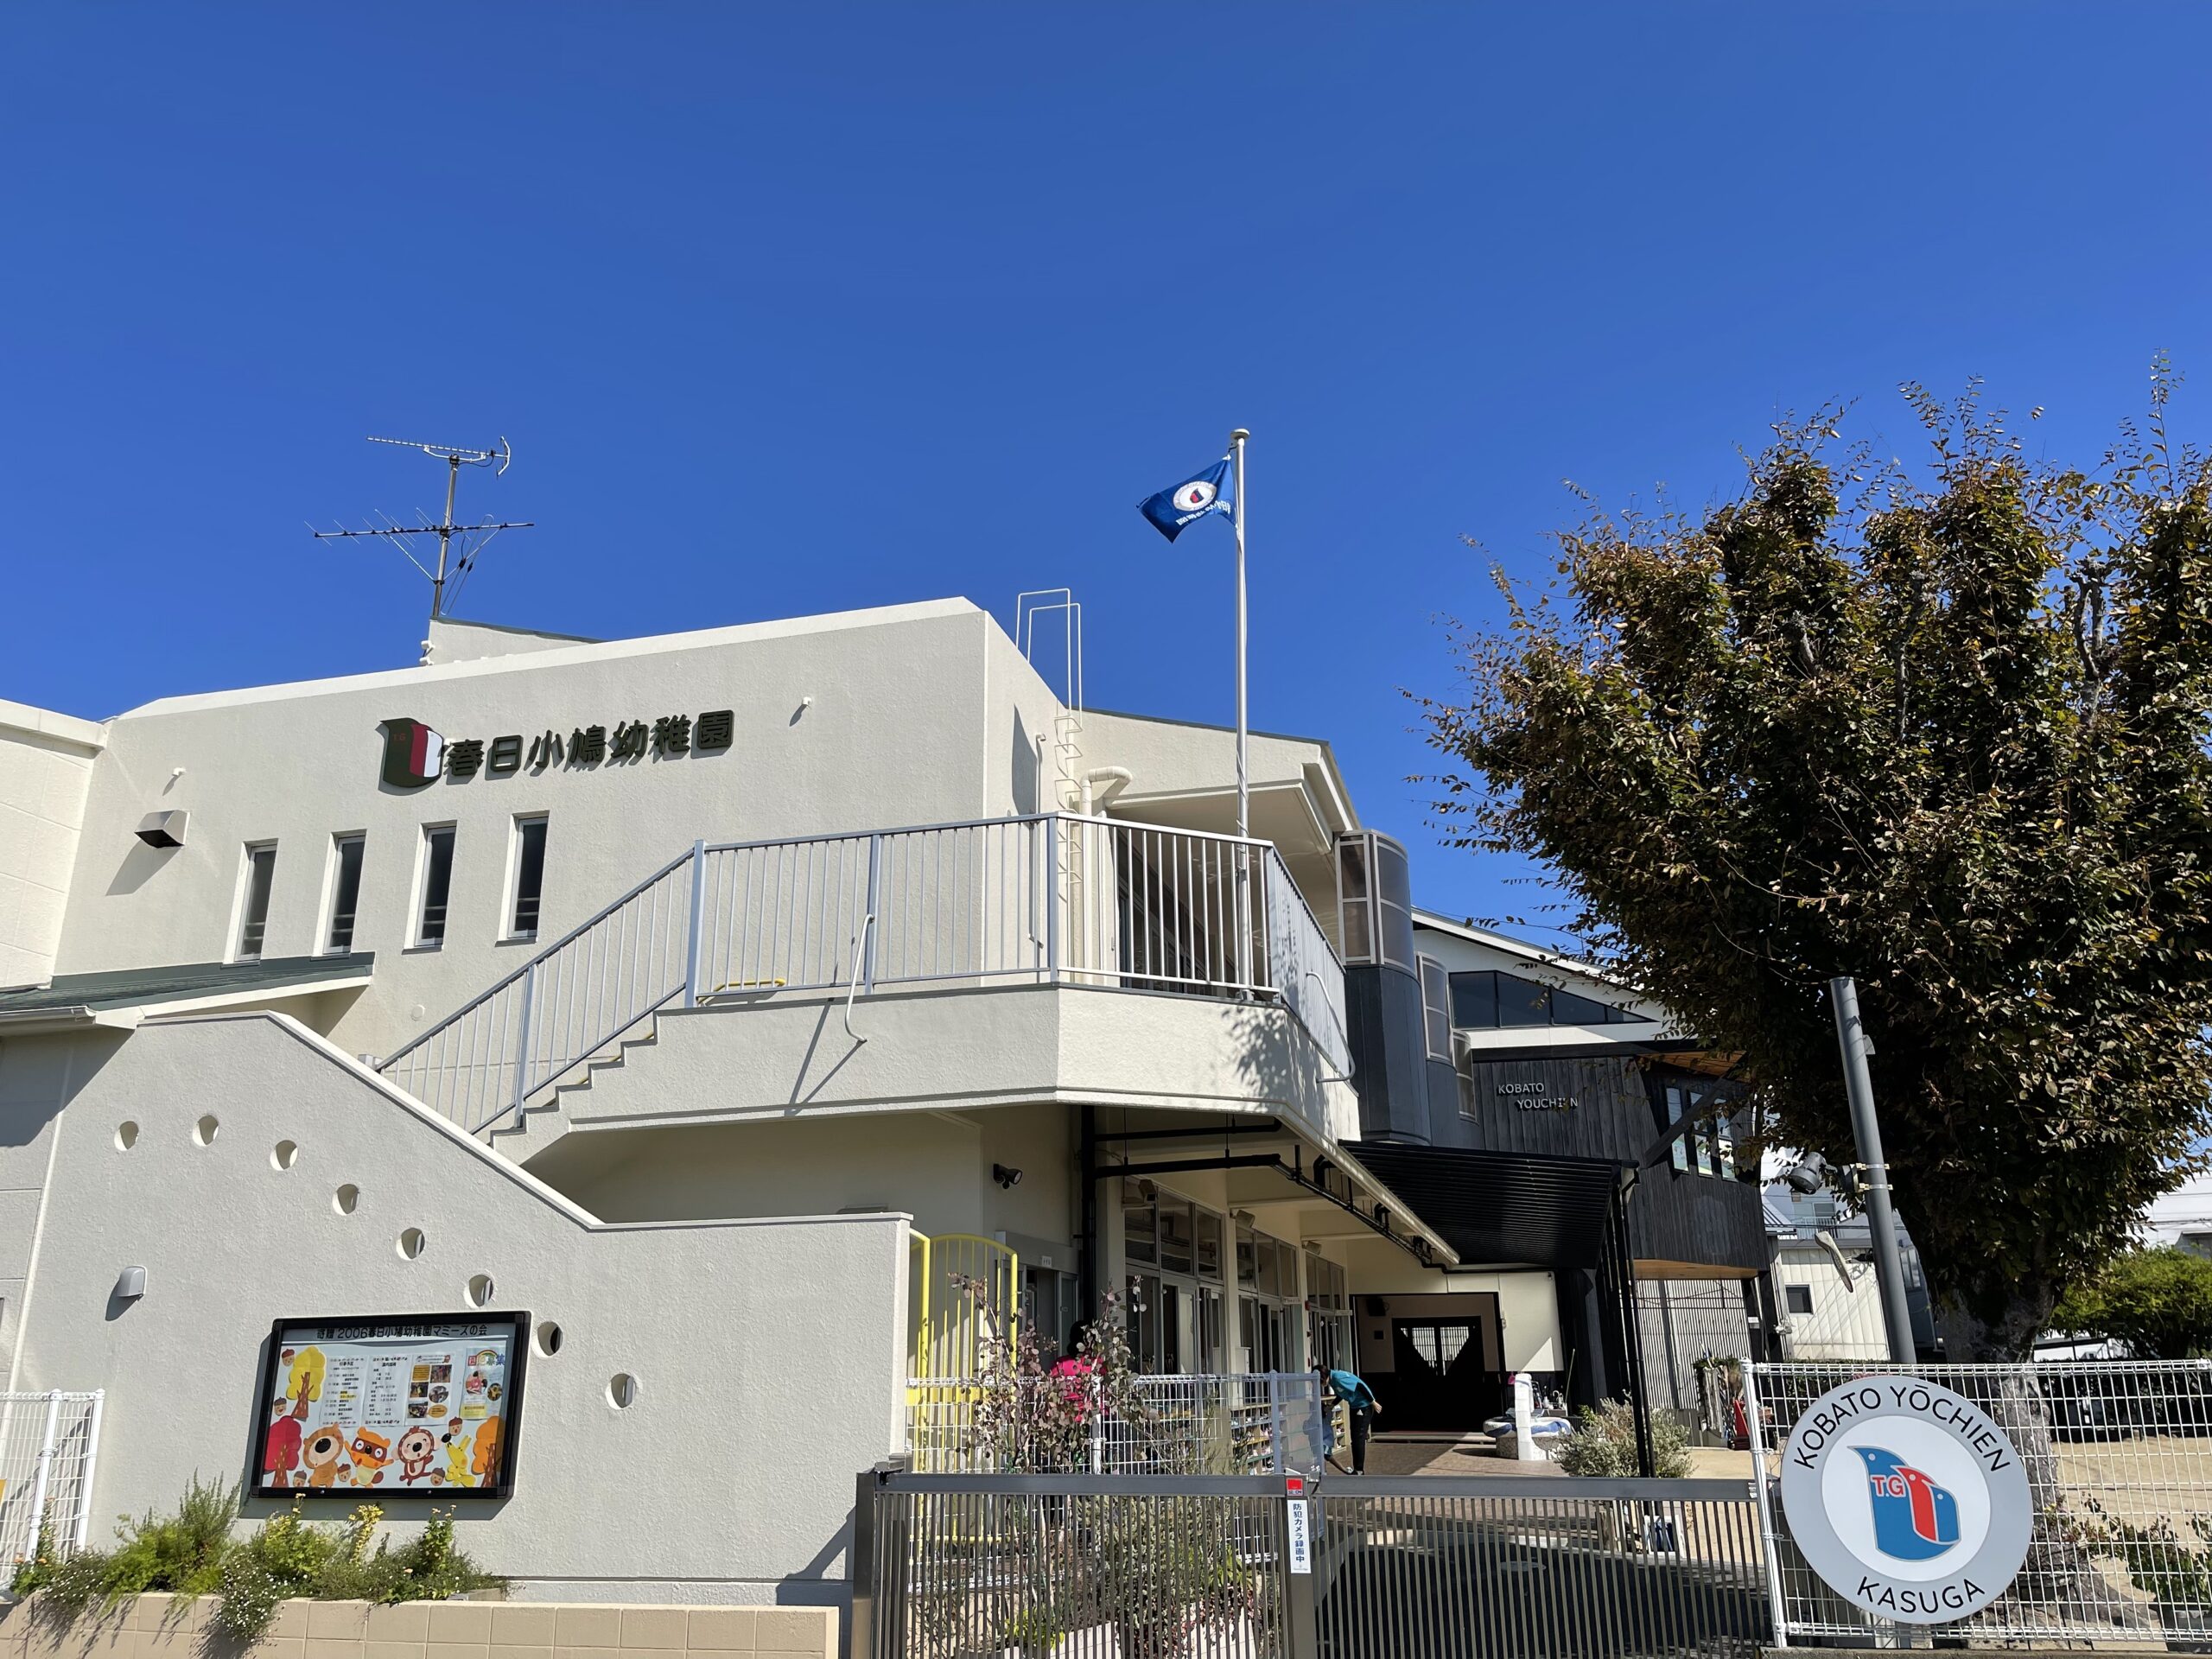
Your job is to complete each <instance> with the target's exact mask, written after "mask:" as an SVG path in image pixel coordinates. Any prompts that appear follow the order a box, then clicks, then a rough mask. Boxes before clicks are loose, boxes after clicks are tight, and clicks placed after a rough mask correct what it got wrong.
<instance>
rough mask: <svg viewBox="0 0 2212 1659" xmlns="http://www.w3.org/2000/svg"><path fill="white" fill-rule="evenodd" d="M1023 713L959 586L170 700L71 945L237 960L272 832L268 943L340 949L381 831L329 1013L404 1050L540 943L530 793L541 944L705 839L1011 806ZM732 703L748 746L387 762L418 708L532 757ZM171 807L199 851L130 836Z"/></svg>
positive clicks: (1045, 719) (1020, 681) (128, 765)
mask: <svg viewBox="0 0 2212 1659" xmlns="http://www.w3.org/2000/svg"><path fill="white" fill-rule="evenodd" d="M808 699H811V701H810V702H809V701H807V700H808ZM1017 706H1019V707H1020V708H1022V709H1026V710H1027V712H1026V713H1025V714H1024V715H1023V719H1024V720H1025V721H1027V722H1029V723H1031V724H1033V725H1035V726H1039V727H1042V728H1046V729H1049V728H1050V725H1051V721H1050V718H1049V715H1048V714H1047V713H1046V710H1048V709H1050V708H1051V707H1052V698H1051V696H1050V693H1049V692H1047V691H1046V690H1044V688H1043V685H1042V683H1041V682H1040V681H1039V680H1038V679H1037V678H1036V676H1035V675H1034V674H1033V672H1032V671H1030V670H1029V668H1028V666H1027V664H1024V663H1023V662H1022V661H1021V659H1020V656H1019V654H1018V653H1016V652H1013V651H1012V649H1011V647H1010V645H1007V642H1006V640H1005V636H1004V635H1003V633H1002V632H1001V631H1000V630H999V628H998V626H997V625H996V623H995V622H994V621H993V620H991V619H990V618H989V617H988V615H986V614H985V613H983V612H982V611H979V610H977V609H976V607H973V606H971V605H969V603H968V602H967V601H964V600H947V601H931V602H928V603H925V604H919V605H908V606H899V607H891V608H888V609H885V610H880V611H867V612H854V613H846V614H844V615H840V616H829V617H814V618H805V619H800V620H795V621H788V622H775V623H761V624H754V625H748V626H742V627H734V628H718V629H712V630H708V631H705V632H699V633H694V634H673V635H664V636H660V637H658V638H654V639H643V640H619V641H613V642H610V643H607V644H603V645H546V646H545V647H544V648H543V649H536V650H531V651H529V652H524V653H522V654H516V655H505V656H499V657H490V658H481V659H477V660H471V661H465V662H459V663H453V664H443V665H437V666H431V667H425V668H408V669H400V670H395V671H391V672H387V673H380V674H369V675H359V676H354V677H349V678H344V679H334V680H326V681H317V682H313V683H306V684H301V685H291V686H274V687H264V688H258V689H255V690H245V691H234V692H218V693H212V694H208V695H206V696H185V697H175V698H168V699H165V700H163V701H161V702H154V703H149V704H148V705H146V706H145V707H143V708H142V709H134V710H132V711H130V713H128V714H126V715H121V716H119V717H118V718H117V719H116V720H115V721H113V722H111V726H110V728H109V746H108V749H107V751H106V753H105V754H104V755H103V756H102V758H101V760H100V762H99V766H97V767H95V768H94V770H93V774H92V784H91V790H90V795H89V798H88V800H87V801H86V808H85V814H84V821H85V832H84V836H83V837H82V840H81V842H80V844H79V849H78V853H77V857H76V865H75V877H74V880H73V882H72V883H71V884H70V899H69V903H68V906H67V914H66V919H65V922H64V931H63V933H62V938H61V944H60V953H59V961H58V963H57V966H58V968H59V969H60V971H63V972H81V971H87V970H93V969H112V968H128V967H140V966H145V965H149V964H154V963H190V962H211V961H217V960H221V959H225V958H226V957H227V956H228V955H229V954H230V953H231V951H232V950H233V949H234V947H235V944H236V939H235V937H234V931H235V917H236V914H237V904H238V892H239V886H240V883H239V872H240V868H241V861H242V858H243V849H244V847H245V844H246V843H248V842H272V841H273V842H276V843H277V873H276V880H275V887H274V891H273V894H272V899H271V904H270V916H269V925H268V933H267V939H266V943H265V944H264V954H265V955H267V956H269V957H291V956H307V955H312V954H315V953H316V952H317V951H319V950H321V948H322V947H323V945H324V944H325V942H326V937H325V936H326V928H325V922H326V914H327V902H328V899H327V894H328V872H329V866H330V862H331V857H330V844H331V838H332V836H334V835H337V834H340V833H347V832H353V831H361V832H365V835H366V836H367V846H366V852H365V860H364V865H363V873H362V886H361V896H360V905H359V923H358V925H357V927H356V930H355V934H354V940H353V945H354V949H355V950H371V951H374V952H375V953H376V957H377V968H376V978H375V983H374V984H373V986H372V988H370V989H369V990H368V991H367V992H366V993H365V994H364V995H362V996H360V997H359V999H358V1000H357V1001H354V1002H353V1004H352V1005H351V1006H350V1007H348V1008H347V1009H346V1010H345V1011H344V1012H343V1013H342V1014H340V1015H339V1016H338V1019H337V1023H336V1026H335V1027H334V1029H333V1031H332V1033H331V1034H332V1035H333V1036H334V1039H336V1040H337V1041H338V1042H339V1043H340V1046H343V1047H344V1048H346V1050H347V1051H348V1052H357V1053H359V1052H374V1053H389V1052H391V1051H392V1050H394V1049H395V1048H397V1046H399V1045H400V1044H401V1043H402V1042H403V1041H404V1040H405V1039H406V1038H407V1037H408V1036H409V1035H411V1034H412V1033H416V1032H418V1031H420V1030H421V1029H422V1028H423V1026H424V1025H425V1024H427V1023H429V1021H432V1020H435V1019H437V1018H439V1017H440V1016H442V1015H443V1014H446V1013H448V1012H449V1011H450V1010H451V1009H453V1008H454V1007H458V1006H459V1005H460V1004H461V1002H463V1001H466V1000H467V998H468V997H470V996H472V995H474V994H475V993H476V992H478V991H479V990H481V989H482V988H485V987H486V986H487V985H489V984H491V983H492V982H493V981H494V980H496V979H497V978H499V976H502V975H504V974H505V973H506V972H508V971H509V970H511V969H514V968H516V967H518V966H519V965H520V964H521V963H523V962H524V961H525V960H527V959H528V957H530V956H531V954H532V953H533V951H534V950H535V949H536V948H537V947H535V946H531V945H524V944H512V943H503V942H502V936H503V934H504V933H505V928H506V925H507V922H508V919H509V917H508V913H507V912H508V903H507V899H508V893H509V885H508V884H509V880H510V847H511V843H512V823H513V820H514V818H515V817H516V816H517V815H518V814H529V813H537V812H543V813H546V814H548V815H549V818H550V823H549V829H548V833H547V855H546V863H545V888H544V899H543V912H542V915H541V919H540V925H539V929H538V937H539V938H540V939H541V940H542V941H546V942H550V941H551V940H552V939H554V938H557V937H558V936H559V934H560V933H562V932H563V931H566V930H567V929H568V928H569V927H571V926H573V925H575V923H577V922H578V921H581V920H582V919H583V918H585V917H587V916H588V915H590V914H591V913H593V912H594V911H596V910H597V909H599V908H600V907H601V906H602V905H604V904H606V903H607V901H609V900H610V899H613V898H615V897H616V896H617V895H618V894H620V893H621V892H622V891H623V890H624V889H626V887H630V886H631V885H632V884H633V883H634V882H635V881H637V880H639V878H641V877H642V876H644V875H645V874H647V873H648V872H650V871H651V870H652V869H654V868H658V866H660V865H662V864H664V863H666V862H667V861H670V860H671V859H672V858H674V857H676V856H677V855H680V854H681V853H683V851H684V850H685V849H688V848H689V847H690V844H691V842H693V841H694V840H696V839H698V838H701V837H705V838H707V839H709V840H720V841H743V840H753V839H761V838H766V837H771V836H798V835H813V834H822V833H828V832H831V831H844V830H852V829H877V828H888V827H893V826H896V825H904V824H913V823H941V822H948V821H953V820H960V819H968V818H976V817H988V816H996V815H999V814H1001V813H1003V812H1006V811H1008V810H1012V806H1013V804H1014V799H1015V797H1016V795H1017V793H1018V792H1019V790H1020V789H1021V788H1033V786H1034V785H1033V782H1020V783H1018V780H1017V779H1016V777H1015V773H1016V771H1017V764H1016V763H1017V759H1018V757H1017V756H1016V755H1015V753H1014V748H1013V743H1014V738H1013V735H1012V734H1013V726H1014V721H1013V716H1012V715H1011V714H1009V713H1006V712H1005V711H1007V710H1008V709H1012V708H1014V707H1017ZM725 708H727V709H732V710H733V711H734V716H735V721H734V724H735V742H734V747H731V748H729V749H728V750H725V751H722V752H721V753H703V752H699V751H696V750H695V751H694V752H693V753H690V754H689V755H684V756H680V757H678V756H671V757H666V758H652V757H649V758H647V759H645V760H637V761H632V762H626V763H620V764H617V763H613V762H606V763H602V764H601V765H599V766H594V767H576V766H569V765H567V764H565V763H564V764H562V765H559V766H549V767H546V768H544V769H543V770H542V771H536V770H532V769H531V768H530V767H529V766H524V768H523V769H522V770H521V771H518V772H513V773H511V774H507V775H505V776H496V777H495V776H493V775H491V774H490V773H489V772H488V771H486V772H480V773H479V774H478V775H477V776H475V777H474V778H470V779H460V780H456V779H450V778H445V779H439V780H438V781H436V782H435V783H432V784H430V785H427V786H425V787H423V788H419V789H411V790H404V791H402V790H396V789H393V788H391V787H390V786H387V785H383V784H382V783H381V782H380V781H379V771H380V767H381V763H382V756H383V750H384V740H383V738H382V737H381V736H380V735H379V733H378V725H379V723H380V722H381V721H385V720H387V719H394V718H410V719H414V720H418V721H423V722H425V723H426V724H428V725H429V726H430V727H432V728H435V730H437V731H438V732H440V733H442V734H443V735H444V736H445V737H446V738H447V739H448V741H453V740H459V739H463V738H479V739H483V740H486V741H489V740H490V739H492V738H494V737H497V736H499V735H502V734H521V736H522V737H523V739H524V749H525V754H526V753H527V749H528V745H529V742H530V741H531V739H533V738H535V737H537V736H539V735H541V734H543V733H546V732H548V731H550V732H552V733H554V734H557V735H558V736H559V737H560V738H561V739H562V740H563V744H564V745H565V744H566V741H567V740H568V738H569V735H570V734H572V732H573V731H574V730H575V728H578V727H581V726H584V725H588V724H592V723H598V724H601V725H604V726H607V728H609V730H610V732H611V730H612V728H613V726H614V725H616V724H617V723H619V722H621V721H629V720H637V721H645V722H646V723H647V724H648V725H650V724H651V723H652V721H654V720H655V719H656V718H657V717H658V716H662V715H677V714H681V715H691V716H693V717H695V718H696V716H697V715H699V714H700V713H702V712H703V711H706V710H709V709H725ZM989 709H997V710H999V711H1001V717H1000V718H999V719H997V720H996V721H994V720H993V719H992V718H987V711H988V710H989ZM995 724H996V725H997V726H999V727H1000V728H1001V730H1000V731H999V732H998V733H997V734H993V728H994V725H995ZM1024 765H1025V766H1033V762H1025V763H1024ZM180 767H181V768H182V772H181V775H176V774H177V768H180ZM156 807H162V808H168V807H183V808H187V809H188V810H190V812H191V814H192V835H191V837H190V840H189V842H188V844H187V845H186V846H185V847H183V848H181V849H174V850H170V851H166V852H156V851H154V850H152V849H147V848H145V847H143V846H142V845H140V844H139V843H138V842H137V841H136V840H134V839H133V838H132V836H131V833H130V832H131V830H132V829H133V828H135V826H136V825H137V823H138V821H139V819H140V818H141V817H143V815H144V814H145V813H146V812H148V811H150V810H155V809H156ZM448 822H449V823H454V825H455V826H456V840H455V853H454V874H453V889H452V898H451V906H450V912H449V917H448V927H447V933H446V941H445V944H444V946H443V948H442V949H441V950H435V951H419V950H410V949H409V946H410V943H411V941H412V939H413V937H414V925H415V913H414V912H415V909H416V904H415V899H416V890H417V889H416V881H417V873H418V865H419V858H420V847H421V835H422V828H423V825H424V824H426V823H448Z"/></svg>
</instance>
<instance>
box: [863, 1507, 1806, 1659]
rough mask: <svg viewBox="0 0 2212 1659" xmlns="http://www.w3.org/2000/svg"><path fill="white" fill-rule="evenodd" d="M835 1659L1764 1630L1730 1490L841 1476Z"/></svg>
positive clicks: (1535, 1641)
mask: <svg viewBox="0 0 2212 1659" xmlns="http://www.w3.org/2000/svg"><path fill="white" fill-rule="evenodd" d="M853 1573H854V1584H853V1591H854V1599H853V1609H854V1617H853V1621H852V1625H851V1631H852V1644H851V1647H850V1649H849V1652H850V1653H851V1655H852V1656H854V1659H1012V1656H1021V1659H1032V1656H1038V1659H1044V1656H1050V1659H1171V1656H1173V1659H1232V1656H1233V1659H1414V1656H1428V1655H1437V1656H1452V1659H1585V1656H1586V1659H1617V1656H1621V1659H1631V1656H1632V1659H1641V1656H1651V1659H1661V1656H1693V1655H1697V1656H1703V1655H1716V1656H1717V1655H1727V1656H1745V1659H1748V1656H1751V1655H1752V1654H1753V1653H1754V1652H1755V1651H1756V1649H1758V1646H1759V1645H1760V1644H1761V1643H1762V1642H1764V1640H1765V1639H1766V1638H1767V1636H1768V1632H1769V1628H1770V1627H1769V1624H1768V1618H1767V1599H1766V1590H1765V1585H1764V1580H1763V1578H1762V1576H1761V1572H1760V1550H1759V1529H1758V1516H1757V1511H1756V1510H1755V1508H1754V1505H1753V1503H1752V1498H1751V1487H1750V1485H1749V1484H1748V1483H1747V1482H1744V1481H1740V1480H1739V1481H1719V1480H1716V1481H1680V1480H1576V1479H1567V1478H1561V1477H1558V1476H1553V1477H1548V1478H1547V1477H1530V1476H1519V1477H1510V1476H1484V1477H1450V1476H1427V1477H1415V1478H1397V1479H1389V1478H1376V1479H1371V1480H1370V1479H1361V1480H1356V1481H1354V1480H1346V1481H1328V1482H1322V1483H1314V1482H1310V1481H1305V1480H1302V1479H1300V1478H1297V1477H1286V1478H1267V1477H1259V1478H1252V1477H1242V1478H1240V1477H1217V1476H1216V1477H1209V1476H1119V1477H1116V1476H1089V1475H1073V1476H1071V1475H1031V1476H1007V1475H1001V1476H969V1475H918V1474H913V1473H911V1472H908V1471H904V1470H899V1469H895V1468H889V1467H887V1468H884V1469H879V1470H874V1471H869V1473H868V1474H866V1475H863V1476H862V1477H861V1479H860V1481H859V1484H858V1489H857V1491H856V1495H855V1548H854V1554H853Z"/></svg>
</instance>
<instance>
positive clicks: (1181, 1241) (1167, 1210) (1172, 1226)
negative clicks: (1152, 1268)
mask: <svg viewBox="0 0 2212 1659" xmlns="http://www.w3.org/2000/svg"><path fill="white" fill-rule="evenodd" d="M1191 1243H1192V1241H1191V1206H1190V1205H1189V1204H1187V1203H1186V1202H1185V1201H1184V1200H1183V1199H1181V1198H1168V1197H1166V1195H1165V1194H1163V1195H1162V1196H1161V1198H1160V1270H1161V1271H1162V1272H1164V1273H1188V1272H1190V1271H1191Z"/></svg>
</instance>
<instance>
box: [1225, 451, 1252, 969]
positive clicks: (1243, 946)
mask: <svg viewBox="0 0 2212 1659" xmlns="http://www.w3.org/2000/svg"><path fill="white" fill-rule="evenodd" d="M1250 436H1251V434H1250V433H1249V432H1247V431H1246V430H1245V429H1243V427H1241V426H1240V427H1238V428H1237V429H1236V430H1235V431H1234V432H1231V433H1230V435H1229V452H1230V455H1231V456H1233V457H1234V458H1235V460H1236V480H1235V487H1236V500H1235V501H1234V502H1233V503H1232V504H1231V505H1233V506H1234V507H1235V509H1236V511H1235V512H1232V513H1231V514H1230V518H1231V519H1232V520H1233V521H1234V523H1235V524H1236V834H1237V836H1238V838H1239V839H1240V840H1242V839H1243V837H1245V836H1249V835H1250V834H1251V833H1252V768H1251V764H1250V759H1249V754H1248V753H1247V749H1248V747H1249V745H1248V739H1249V733H1248V732H1247V731H1246V729H1245V719H1244V635H1245V628H1244V441H1245V440H1246V439H1247V438H1249V437H1250ZM1251 863H1252V858H1251V849H1249V848H1247V847H1239V848H1238V849H1236V969H1237V976H1238V977H1239V978H1240V979H1241V980H1243V982H1244V983H1245V984H1247V985H1249V984H1250V983H1251V982H1252V975H1253V968H1254V964H1253V963H1252V962H1251V961H1250V959H1249V957H1250V953H1251V949H1252V871H1251Z"/></svg>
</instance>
